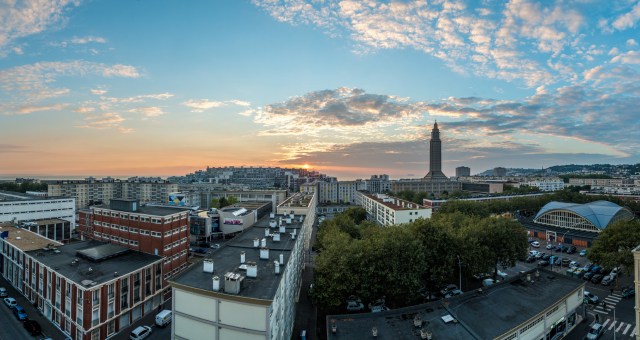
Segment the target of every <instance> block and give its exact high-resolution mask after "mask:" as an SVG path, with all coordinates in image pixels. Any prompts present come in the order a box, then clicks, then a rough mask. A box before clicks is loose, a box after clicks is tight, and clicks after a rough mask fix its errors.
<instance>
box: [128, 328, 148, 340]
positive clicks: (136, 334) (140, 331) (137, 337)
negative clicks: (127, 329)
mask: <svg viewBox="0 0 640 340" xmlns="http://www.w3.org/2000/svg"><path fill="white" fill-rule="evenodd" d="M150 334H151V327H149V326H138V327H137V328H136V329H134V330H133V331H131V334H129V339H130V340H142V339H145V338H146V337H148V336H149V335H150Z"/></svg>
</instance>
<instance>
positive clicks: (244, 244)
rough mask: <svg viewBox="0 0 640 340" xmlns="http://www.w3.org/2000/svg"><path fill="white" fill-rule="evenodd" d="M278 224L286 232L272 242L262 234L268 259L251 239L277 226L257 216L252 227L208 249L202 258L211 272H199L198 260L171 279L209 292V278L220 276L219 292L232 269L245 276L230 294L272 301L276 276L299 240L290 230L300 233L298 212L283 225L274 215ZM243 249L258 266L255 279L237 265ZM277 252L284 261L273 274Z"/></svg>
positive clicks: (272, 230)
mask: <svg viewBox="0 0 640 340" xmlns="http://www.w3.org/2000/svg"><path fill="white" fill-rule="evenodd" d="M281 216H282V217H283V218H282V223H283V225H284V226H285V230H286V232H285V233H284V234H280V241H279V242H278V241H273V238H272V237H266V243H267V244H266V247H267V248H269V260H261V259H260V248H255V247H254V246H253V244H254V239H258V240H261V239H263V238H265V230H268V231H269V233H270V234H274V233H277V232H278V228H277V227H276V228H270V227H269V222H270V220H272V219H270V218H269V216H265V217H263V218H262V219H260V220H259V221H258V222H257V223H256V224H255V225H254V226H253V227H249V228H248V229H246V230H244V231H243V232H242V233H240V234H238V235H237V236H236V237H234V238H233V239H231V240H230V241H229V242H227V243H225V244H224V245H222V247H220V248H219V249H216V250H214V251H212V253H211V254H210V255H208V256H207V257H206V258H208V259H212V260H213V261H214V273H213V274H211V273H205V272H203V263H202V261H199V262H197V263H195V264H193V265H192V266H191V267H190V268H188V269H187V270H185V271H184V272H183V273H182V274H180V275H179V276H178V277H176V278H175V279H173V281H174V282H175V283H177V284H181V285H185V286H189V287H193V288H199V289H202V290H206V291H210V292H213V289H212V281H211V279H212V277H213V276H218V277H220V287H221V289H220V291H219V292H216V293H219V294H227V293H224V289H223V288H224V274H225V273H227V272H236V273H240V274H242V275H245V278H244V282H243V287H242V290H241V291H240V293H239V294H237V295H236V294H227V295H230V296H242V297H247V298H253V299H261V300H272V299H273V297H274V296H275V293H276V289H277V288H278V286H279V285H280V279H281V277H282V275H283V272H284V268H285V267H286V265H287V263H288V262H289V258H290V256H291V250H292V249H293V246H294V245H295V242H296V241H298V240H299V238H298V237H296V239H295V240H292V239H291V233H292V232H293V231H294V230H296V235H299V234H300V228H302V222H300V220H299V218H300V216H299V215H296V216H295V220H292V223H291V224H286V221H285V219H286V218H285V217H284V216H283V215H276V217H275V219H273V220H275V221H276V223H277V221H278V220H279V218H280V217H281ZM287 216H288V215H287ZM242 251H244V252H245V259H246V261H251V262H255V263H256V265H257V267H258V276H257V277H255V278H252V277H246V270H243V269H241V268H240V264H241V263H240V252H242ZM280 254H282V255H283V257H284V263H282V264H281V265H280V270H281V271H280V275H275V269H274V261H275V260H278V261H280Z"/></svg>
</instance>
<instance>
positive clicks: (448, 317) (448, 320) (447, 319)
mask: <svg viewBox="0 0 640 340" xmlns="http://www.w3.org/2000/svg"><path fill="white" fill-rule="evenodd" d="M440 319H442V321H444V323H451V322H454V321H455V320H456V319H454V318H453V316H451V315H450V314H447V315H445V316H442V317H440Z"/></svg>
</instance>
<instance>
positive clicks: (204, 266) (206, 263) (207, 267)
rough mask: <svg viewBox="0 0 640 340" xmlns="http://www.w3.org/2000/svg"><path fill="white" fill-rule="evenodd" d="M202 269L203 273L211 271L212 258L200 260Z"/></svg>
mask: <svg viewBox="0 0 640 340" xmlns="http://www.w3.org/2000/svg"><path fill="white" fill-rule="evenodd" d="M202 271H203V272H205V273H213V260H209V259H205V260H204V261H202Z"/></svg>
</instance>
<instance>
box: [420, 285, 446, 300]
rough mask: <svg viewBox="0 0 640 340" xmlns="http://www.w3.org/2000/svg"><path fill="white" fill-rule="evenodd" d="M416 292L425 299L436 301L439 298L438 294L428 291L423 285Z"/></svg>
mask: <svg viewBox="0 0 640 340" xmlns="http://www.w3.org/2000/svg"><path fill="white" fill-rule="evenodd" d="M418 293H419V294H420V296H422V298H423V299H425V301H436V300H440V299H441V297H440V295H438V294H436V293H432V292H430V291H429V290H428V289H427V288H425V287H422V288H420V290H418Z"/></svg>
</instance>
